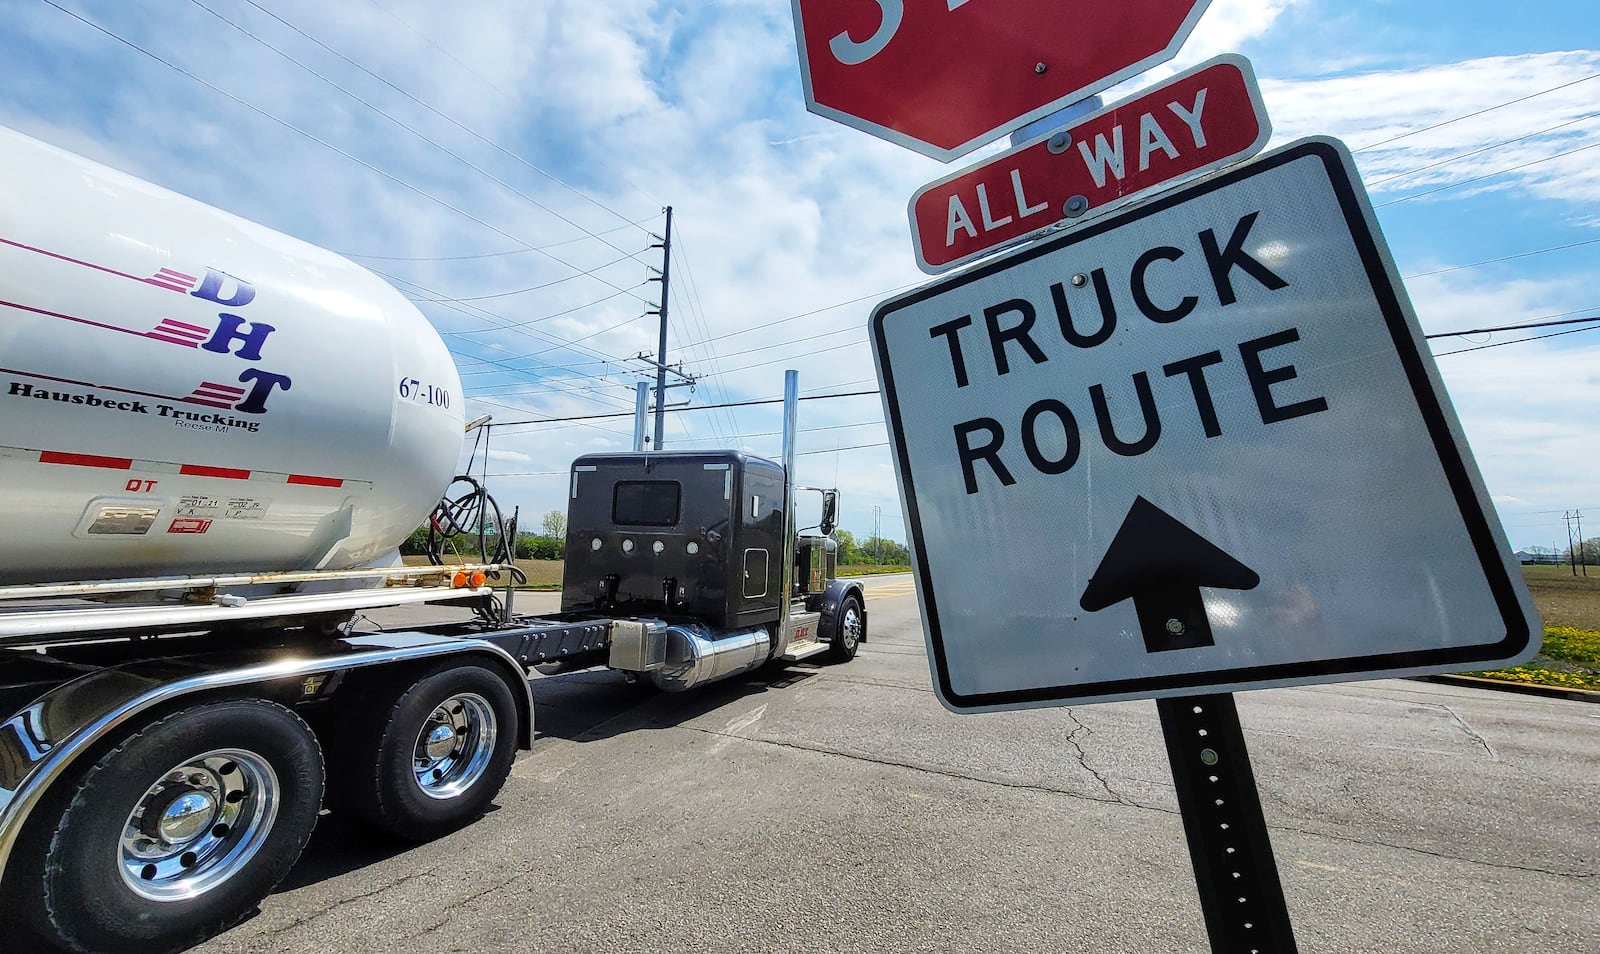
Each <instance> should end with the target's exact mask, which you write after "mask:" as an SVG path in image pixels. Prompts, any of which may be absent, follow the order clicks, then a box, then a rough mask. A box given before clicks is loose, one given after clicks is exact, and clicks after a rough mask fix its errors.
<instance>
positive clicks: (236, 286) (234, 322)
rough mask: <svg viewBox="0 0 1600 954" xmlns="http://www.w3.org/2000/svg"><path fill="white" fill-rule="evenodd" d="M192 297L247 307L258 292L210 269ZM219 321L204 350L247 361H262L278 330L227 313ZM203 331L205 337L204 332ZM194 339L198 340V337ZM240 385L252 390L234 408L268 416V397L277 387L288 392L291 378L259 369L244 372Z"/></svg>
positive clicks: (235, 279)
mask: <svg viewBox="0 0 1600 954" xmlns="http://www.w3.org/2000/svg"><path fill="white" fill-rule="evenodd" d="M189 294H190V295H191V296H193V297H195V298H200V299H204V300H205V301H209V302H212V303H214V304H218V305H221V306H223V307H224V308H243V307H244V306H246V305H248V304H250V303H251V302H252V301H255V298H256V289H255V286H254V285H252V284H250V283H249V282H247V281H245V280H244V279H242V278H236V277H235V276H233V275H229V274H228V273H227V272H224V271H222V270H220V269H216V268H207V269H206V275H205V278H203V279H201V281H200V287H199V288H196V289H195V290H194V291H192V292H190V293H189ZM217 318H218V322H217V326H216V329H215V330H214V331H212V332H211V337H209V338H207V339H206V340H205V342H204V343H203V344H200V347H201V348H204V349H205V350H207V351H212V352H215V353H217V354H231V355H233V356H235V357H238V358H242V359H244V360H246V361H260V360H261V348H262V346H263V345H265V344H266V341H267V337H268V336H269V335H271V334H272V333H273V332H274V331H275V330H277V329H275V328H274V327H273V326H272V325H269V324H266V323H265V322H260V321H255V322H252V321H246V320H245V319H244V318H242V317H240V316H239V315H235V314H232V313H230V312H226V311H224V312H220V313H218V315H217ZM199 330H200V332H201V334H204V329H199ZM191 340H196V341H197V338H196V339H191ZM189 347H191V348H192V347H194V344H190V345H189ZM239 382H240V383H241V384H248V385H249V386H250V391H249V394H248V395H246V396H245V398H244V400H242V401H240V402H239V403H238V404H236V405H235V406H234V408H233V409H234V410H236V411H240V412H243V413H245V414H265V413H266V410H267V403H266V402H267V396H268V395H270V394H271V393H272V390H273V388H280V389H282V390H284V391H287V390H289V387H290V381H289V377H288V375H283V374H273V373H271V372H268V371H262V370H260V369H257V368H251V369H249V370H246V371H243V372H240V374H239Z"/></svg>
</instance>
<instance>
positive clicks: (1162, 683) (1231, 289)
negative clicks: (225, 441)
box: [871, 139, 1540, 954]
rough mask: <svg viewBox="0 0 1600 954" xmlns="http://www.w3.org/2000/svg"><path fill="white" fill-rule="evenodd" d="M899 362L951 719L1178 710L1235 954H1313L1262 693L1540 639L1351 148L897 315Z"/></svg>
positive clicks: (1524, 651)
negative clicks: (1288, 849)
mask: <svg viewBox="0 0 1600 954" xmlns="http://www.w3.org/2000/svg"><path fill="white" fill-rule="evenodd" d="M1025 148H1027V147H1025ZM936 185H937V184H936ZM930 188H932V187H930ZM871 340H872V345H873V355H874V358H875V360H876V362H877V368H878V377H879V381H880V384H881V386H882V393H883V403H884V415H885V418H886V419H887V420H888V422H889V434H890V443H891V446H892V448H893V452H894V459H895V467H896V476H897V478H898V480H899V485H900V494H901V502H902V505H903V512H904V513H905V514H906V519H907V529H908V531H909V535H910V538H911V541H910V542H911V550H912V553H913V555H914V557H915V566H916V572H917V574H918V578H917V595H918V598H919V600H920V601H921V604H922V613H923V620H924V629H925V633H926V636H927V641H928V654H929V659H930V661H931V663H932V667H933V670H934V683H935V690H936V692H937V694H938V697H939V699H940V701H941V702H943V703H944V705H945V706H946V707H948V708H950V709H952V710H954V711H958V712H974V711H995V710H1006V709H1020V708H1031V707H1036V706H1047V705H1059V704H1063V703H1067V702H1074V703H1081V702H1098V701H1109V700H1115V699H1131V698H1148V697H1152V696H1153V697H1155V698H1156V704H1157V710H1158V712H1159V714H1160V719H1161V727H1162V733H1163V735H1164V737H1165V740H1166V746H1167V753H1168V757H1169V760H1170V762H1171V767H1172V774H1173V782H1174V785H1175V787H1176V790H1177V795H1178V804H1179V807H1180V810H1181V812H1182V817H1183V822H1184V831H1185V835H1186V837H1187V840H1188V843H1189V851H1190V858H1191V861H1192V863H1193V866H1194V873H1195V881H1196V885H1197V887H1198V890H1199V895H1200V901H1201V907H1202V910H1203V911H1204V914H1205V921H1206V929H1207V933H1208V935H1209V937H1210V941H1211V946H1212V950H1213V951H1215V952H1218V954H1221V952H1234V951H1261V952H1272V954H1293V952H1294V951H1295V950H1296V947H1295V941H1294V933H1293V930H1292V928H1291V926H1290V922H1289V915H1288V909H1287V906H1286V905H1285V903H1284V899H1283V889H1282V886H1281V883H1280V881H1279V878H1278V871H1277V866H1276V863H1275V862H1274V860H1273V855H1272V847H1271V843H1270V839H1269V836H1268V833H1267V828H1266V823H1265V820H1264V818H1263V816H1262V812H1261V805H1260V799H1259V795H1258V793H1257V789H1256V783H1255V777H1254V774H1253V772H1252V771H1251V768H1250V760H1249V755H1248V752H1247V750H1246V747H1245V743H1244V736H1243V733H1242V731H1241V729H1240V726H1239V719H1238V713H1237V710H1236V709H1235V707H1234V701H1233V696H1232V692H1233V691H1235V690H1240V689H1252V688H1265V687H1270V686H1287V685H1298V684H1308V683H1320V682H1331V681H1337V680H1341V679H1357V678H1369V677H1375V676H1380V675H1388V676H1395V675H1414V674H1422V673H1431V672H1448V671H1455V670H1460V669H1462V668H1466V667H1467V666H1468V665H1469V664H1479V663H1494V664H1512V663H1515V662H1518V661H1521V660H1523V659H1526V658H1528V657H1529V656H1531V655H1532V654H1533V653H1534V652H1535V651H1536V650H1537V648H1538V637H1537V636H1536V635H1535V634H1537V633H1538V632H1540V628H1539V621H1538V617H1537V615H1536V614H1535V612H1534V611H1533V608H1532V604H1531V601H1530V600H1529V598H1528V595H1527V592H1526V588H1525V586H1524V585H1523V584H1522V582H1521V578H1520V574H1519V573H1518V572H1517V569H1518V568H1517V567H1516V566H1515V565H1514V563H1513V562H1512V558H1511V556H1510V549H1509V548H1508V547H1507V546H1506V545H1505V539H1504V533H1503V531H1502V530H1501V529H1500V527H1499V526H1498V523H1497V522H1496V520H1495V518H1494V517H1493V510H1492V508H1491V507H1490V504H1489V500H1488V496H1487V492H1486V490H1485V489H1484V486H1483V481H1482V479H1481V478H1480V477H1479V475H1478V473H1477V471H1476V469H1475V467H1474V466H1473V464H1472V460H1471V456H1470V453H1469V452H1468V450H1467V446H1466V441H1465V438H1464V437H1463V435H1462V433H1461V428H1460V424H1459V423H1458V422H1457V421H1456V419H1455V417H1454V415H1453V413H1452V412H1451V410H1450V406H1449V400H1448V398H1447V397H1446V396H1445V394H1444V391H1443V386H1442V384H1441V382H1440V380H1439V376H1438V372H1437V370H1436V369H1435V368H1434V366H1433V363H1432V360H1431V357H1430V356H1429V355H1428V353H1427V351H1426V345H1425V343H1424V340H1423V337H1422V332H1421V329H1420V328H1419V327H1418V324H1417V321H1416V317H1415V315H1414V314H1413V313H1412V311H1411V307H1410V304H1409V302H1408V301H1407V300H1406V297H1405V293H1404V290H1403V288H1402V286H1401V285H1400V280H1399V276H1398V273H1397V271H1396V269H1395V267H1394V263H1393V261H1392V260H1391V258H1390V256H1389V253H1388V250H1387V248H1386V247H1385V246H1384V244H1383V240H1382V236H1381V233H1379V231H1378V229H1377V226H1376V221H1375V219H1374V216H1373V213H1372V209H1371V205H1370V203H1369V202H1368V200H1367V198H1366V194H1365V192H1364V191H1363V190H1362V189H1361V186H1360V182H1359V179H1358V178H1357V176H1356V173H1355V168H1354V162H1353V160H1352V159H1351V158H1350V155H1349V153H1348V151H1346V150H1345V148H1344V147H1343V145H1342V144H1340V143H1337V142H1335V141H1333V140H1327V139H1309V140H1302V141H1301V142H1298V143H1295V144H1292V145H1290V146H1287V147H1285V148H1283V149H1280V150H1278V151H1277V152H1274V153H1271V154H1268V155H1266V156H1263V157H1260V158H1258V159H1256V160H1254V161H1252V162H1250V163H1247V164H1243V165H1239V166H1235V167H1234V168H1232V169H1230V170H1227V171H1225V172H1219V173H1215V174H1213V175H1211V176H1209V177H1207V178H1206V179H1203V180H1200V181H1199V182H1197V183H1196V184H1194V185H1190V186H1187V187H1184V188H1181V189H1178V190H1174V191H1170V192H1167V193H1164V194H1162V195H1159V196H1156V197H1154V198H1152V199H1150V200H1149V201H1148V202H1146V203H1145V204H1144V205H1142V206H1140V207H1137V208H1133V209H1131V210H1129V211H1124V212H1121V213H1120V214H1111V215H1107V216H1106V217H1104V218H1101V219H1098V220H1095V221H1092V222H1086V223H1084V224H1083V225H1082V226H1080V227H1078V228H1076V229H1074V230H1073V231H1071V232H1068V233H1064V234H1062V235H1061V236H1059V237H1056V238H1052V239H1049V240H1046V241H1042V242H1038V243H1035V244H1033V245H1032V246H1029V247H1026V248H1024V249H1022V250H1020V251H1017V252H1014V253H1011V254H1010V255H1008V256H1005V257H1002V258H999V259H997V260H995V261H993V262H991V263H988V264H986V265H981V266H978V267H975V268H973V269H972V270H970V271H967V272H964V273H958V274H956V275H954V276H952V277H950V278H947V279H943V280H941V281H938V282H935V283H933V284H932V285H929V286H927V287H925V288H922V289H920V290H917V291H914V292H912V293H910V294H907V295H905V296H902V297H899V298H895V299H891V300H890V301H887V302H885V303H883V304H881V305H879V306H878V308H877V309H876V311H875V312H874V314H873V317H872V323H871ZM974 567H1006V568H1007V571H1006V572H1005V573H1003V574H1000V573H975V572H973V568H974Z"/></svg>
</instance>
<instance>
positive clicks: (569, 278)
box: [424, 255, 640, 321]
mask: <svg viewBox="0 0 1600 954" xmlns="http://www.w3.org/2000/svg"><path fill="white" fill-rule="evenodd" d="M637 261H638V259H636V258H634V257H633V256H632V255H624V256H623V257H621V258H614V259H612V260H611V261H609V262H606V263H605V264H604V265H596V266H595V267H593V268H586V269H584V270H583V271H581V272H574V273H573V274H571V275H567V276H564V277H562V278H555V279H551V280H550V281H547V282H541V283H540V284H537V285H529V286H528V287H526V288H515V289H512V290H511V291H503V292H495V293H493V294H490V295H462V296H457V297H452V298H429V299H424V300H426V301H462V302H466V301H489V300H491V299H495V298H510V297H512V296H513V295H525V294H527V293H528V292H531V291H539V290H540V289H542V288H552V287H554V286H556V285H560V284H562V283H563V282H570V281H572V280H573V279H574V278H582V277H584V276H585V275H593V274H594V273H595V272H598V271H599V270H600V269H602V268H610V267H611V266H613V265H620V264H621V263H623V262H637ZM638 287H640V286H639V285H634V286H633V288H638ZM633 288H629V289H626V291H632V290H633ZM615 297H616V296H615V295H608V296H607V297H606V298H602V299H600V301H606V300H608V299H610V298H615ZM596 304H598V302H596ZM585 307H586V306H585ZM563 314H564V312H563ZM549 317H552V318H554V317H555V315H551V316H549ZM536 320H539V321H543V320H544V319H542V318H541V319H536Z"/></svg>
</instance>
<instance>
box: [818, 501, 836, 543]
mask: <svg viewBox="0 0 1600 954" xmlns="http://www.w3.org/2000/svg"><path fill="white" fill-rule="evenodd" d="M838 521H839V492H838V491H837V490H824V491H823V492H822V526H820V527H818V528H817V529H818V530H820V531H821V532H822V535H823V536H825V537H826V536H829V535H831V534H832V533H833V528H834V526H835V525H837V523H838Z"/></svg>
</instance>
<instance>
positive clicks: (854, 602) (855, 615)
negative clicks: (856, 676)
mask: <svg viewBox="0 0 1600 954" xmlns="http://www.w3.org/2000/svg"><path fill="white" fill-rule="evenodd" d="M865 623H866V617H865V616H863V615H862V610H861V600H860V598H859V597H857V596H856V595H855V594H854V593H851V594H850V595H848V596H846V597H845V598H844V599H842V600H840V601H839V615H838V616H836V617H834V623H833V641H832V642H830V643H829V644H828V659H829V661H831V662H836V663H843V662H849V661H850V660H852V659H854V658H856V650H858V649H860V648H861V628H862V626H863V625H865Z"/></svg>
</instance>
